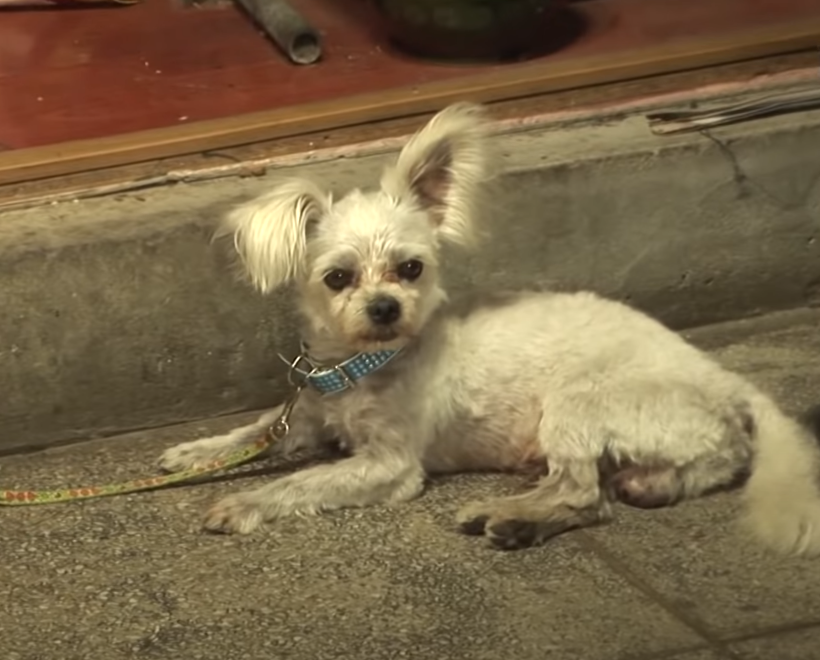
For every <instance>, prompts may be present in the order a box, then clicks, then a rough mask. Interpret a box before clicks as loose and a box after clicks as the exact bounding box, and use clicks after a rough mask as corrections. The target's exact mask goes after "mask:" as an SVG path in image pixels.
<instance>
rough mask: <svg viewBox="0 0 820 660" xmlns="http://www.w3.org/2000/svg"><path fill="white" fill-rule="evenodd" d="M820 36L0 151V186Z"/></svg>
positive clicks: (689, 42) (807, 25) (618, 60)
mask: <svg viewBox="0 0 820 660" xmlns="http://www.w3.org/2000/svg"><path fill="white" fill-rule="evenodd" d="M818 45H820V18H818V19H816V20H801V21H795V22H794V23H785V24H780V25H777V26H774V27H768V28H762V29H757V30H748V31H744V32H743V33H742V34H736V35H726V36H722V37H710V38H691V39H681V40H678V41H673V42H668V43H665V44H663V45H661V46H657V47H652V48H645V49H641V50H635V51H632V52H624V53H618V54H615V55H610V56H605V55H599V56H594V57H587V58H583V59H575V60H570V61H566V62H563V61H553V62H551V61H550V60H549V58H547V59H546V60H545V61H541V62H535V63H531V64H526V65H521V66H518V67H516V68H513V69H508V70H501V71H499V70H495V71H489V72H486V73H481V74H475V75H468V76H465V77H463V78H460V79H455V80H451V81H442V82H431V83H427V84H421V85H417V86H415V87H412V88H402V89H393V90H386V91H384V92H380V93H370V94H362V95H357V96H351V97H347V98H343V99H338V100H333V101H326V102H317V103H312V104H306V105H302V106H298V107H291V108H282V109H277V110H270V111H263V112H255V113H251V114H245V115H239V116H234V117H228V118H224V119H215V120H211V121H202V122H198V123H192V124H183V125H178V126H174V127H171V128H160V129H152V130H146V131H138V132H134V133H128V134H124V135H118V136H114V137H104V138H98V139H91V140H80V141H75V142H66V143H62V144H57V145H49V146H44V147H33V148H29V149H21V150H14V151H9V152H3V153H0V185H2V184H10V183H16V182H21V181H30V180H34V179H42V178H47V177H55V176H61V175H67V174H72V173H76V172H82V171H88V170H96V169H100V168H107V167H114V166H121V165H126V164H129V163H139V162H145V161H150V160H155V159H160V158H168V157H173V156H177V155H181V154H191V153H196V152H202V151H212V150H216V149H223V148H226V147H233V146H236V145H242V144H250V143H253V142H259V141H264V140H271V139H281V138H287V137H293V136H298V135H303V134H306V133H313V132H317V131H324V130H328V129H331V128H338V127H345V126H356V125H360V124H364V123H367V122H373V121H381V120H386V119H392V118H396V117H408V116H413V115H418V114H424V113H428V112H433V111H436V110H438V109H440V108H441V107H443V106H445V105H447V104H448V103H451V102H454V101H459V100H472V101H477V102H494V101H500V100H508V99H515V98H524V97H529V96H534V95H538V94H544V93H547V92H556V91H561V90H571V89H578V88H584V87H590V86H594V85H601V84H605V83H612V82H617V81H626V80H634V79H639V78H644V77H648V76H656V75H659V74H664V73H670V72H675V71H684V70H691V69H698V68H702V67H708V66H712V65H717V64H722V63H726V62H738V61H744V60H751V59H755V58H762V57H766V56H770V55H777V54H781V53H790V52H797V51H801V50H808V49H812V48H816V47H817V46H818Z"/></svg>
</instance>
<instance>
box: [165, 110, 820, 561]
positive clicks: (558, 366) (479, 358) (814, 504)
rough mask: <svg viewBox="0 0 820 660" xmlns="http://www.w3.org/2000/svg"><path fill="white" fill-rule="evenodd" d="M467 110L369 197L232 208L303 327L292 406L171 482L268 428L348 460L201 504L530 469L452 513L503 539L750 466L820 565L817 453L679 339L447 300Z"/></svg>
mask: <svg viewBox="0 0 820 660" xmlns="http://www.w3.org/2000/svg"><path fill="white" fill-rule="evenodd" d="M485 128H486V124H485V122H484V120H483V116H482V112H481V110H480V108H477V107H475V106H472V105H466V104H459V105H454V106H451V107H449V108H447V109H446V110H444V111H443V112H441V113H439V114H438V115H437V116H436V117H435V118H434V119H432V120H431V121H430V122H429V123H428V124H427V126H425V127H424V128H423V129H422V130H421V131H419V132H418V133H417V134H416V135H415V136H414V137H413V138H412V139H411V140H410V141H409V142H408V143H407V145H406V146H405V147H404V149H403V151H402V152H401V154H400V156H399V158H398V161H397V163H396V164H395V165H394V166H393V167H391V168H389V169H387V170H386V171H385V172H384V175H383V176H382V180H381V185H380V188H379V189H378V190H375V191H372V192H363V191H360V190H354V191H352V192H350V193H349V194H348V195H346V196H345V197H343V198H342V199H340V200H338V201H335V200H333V199H332V198H331V196H330V194H328V193H327V192H325V191H324V190H322V189H321V188H319V187H316V186H314V185H312V184H310V183H308V182H305V181H300V180H296V181H288V182H285V183H283V184H282V185H280V186H278V187H277V188H275V189H274V190H272V191H271V192H270V193H269V194H267V195H265V196H263V197H260V198H259V199H256V200H254V201H251V202H249V203H247V204H245V205H243V206H241V207H239V208H237V209H236V210H235V211H234V212H233V213H232V214H231V216H230V218H229V223H228V224H229V226H228V231H229V232H230V233H232V234H233V235H234V241H235V245H236V248H237V251H238V253H239V255H240V256H241V259H242V262H243V264H244V267H245V270H246V271H247V273H248V275H249V276H250V278H251V280H252V281H253V283H254V285H255V286H256V287H257V288H258V289H259V290H260V291H262V292H270V291H272V290H273V289H275V288H276V287H278V286H280V285H282V284H284V283H286V282H291V281H293V282H295V283H296V285H297V287H298V291H299V294H300V295H299V298H300V301H301V308H302V312H303V313H304V317H305V319H306V325H305V330H304V332H305V334H304V339H305V342H304V351H303V354H302V356H300V358H299V359H298V361H297V363H296V364H294V365H293V366H292V370H291V376H292V377H294V378H295V379H296V380H297V381H298V383H299V384H303V385H305V387H304V391H302V392H301V395H300V396H298V397H296V398H295V399H294V400H292V401H291V402H290V403H289V404H288V405H286V406H283V407H280V408H278V409H276V410H273V411H272V412H270V413H268V414H265V415H263V416H262V417H261V419H259V421H258V422H257V423H256V424H252V425H250V426H246V427H243V428H239V429H236V430H234V431H232V432H231V433H229V434H228V435H224V436H218V437H214V438H207V439H204V440H197V441H194V442H188V443H185V444H182V445H180V446H177V447H174V448H172V449H169V450H168V451H166V452H165V454H164V455H163V456H162V459H161V465H162V467H164V468H165V469H167V470H171V471H174V470H182V469H186V468H190V467H193V466H198V465H202V464H204V463H207V462H209V461H212V460H214V459H217V458H220V457H224V456H225V455H227V454H230V453H232V452H234V451H236V450H238V449H240V448H241V447H243V446H247V444H248V443H251V442H254V441H256V440H257V439H258V438H259V437H260V435H261V434H263V433H264V432H265V431H266V429H268V428H269V427H271V425H275V426H276V429H275V432H276V434H277V435H279V436H280V437H281V440H280V441H279V442H278V443H276V444H275V445H274V447H273V451H277V452H283V453H288V452H291V451H293V450H296V449H306V448H312V447H318V446H319V445H320V444H321V443H325V442H327V441H330V440H332V439H337V440H339V441H340V442H342V443H343V444H344V445H345V446H346V447H347V448H348V449H349V451H350V453H351V455H350V456H349V457H347V458H344V459H341V460H340V461H338V462H336V463H331V464H323V465H318V466H315V467H311V468H308V469H304V470H302V471H299V472H296V473H294V474H291V475H289V476H286V477H284V478H281V479H278V480H275V481H273V482H272V483H269V484H267V485H265V486H263V487H261V488H259V489H257V490H254V491H251V492H244V493H238V494H235V495H232V496H229V497H227V498H225V499H223V500H222V501H221V502H218V503H217V504H216V505H215V506H213V507H212V508H211V510H210V511H209V513H208V514H207V517H206V520H205V527H206V528H207V529H210V530H214V531H221V532H242V533H245V532H250V531H251V530H253V529H254V528H256V527H257V526H258V525H259V524H260V523H262V522H263V521H266V520H273V519H275V518H278V517H280V516H286V515H290V514H305V513H315V512H319V511H324V510H330V509H338V508H341V507H362V506H367V505H371V504H377V503H387V502H400V501H405V500H409V499H410V498H413V497H415V496H416V495H418V494H419V493H421V491H422V488H423V486H424V482H425V477H426V476H427V475H429V474H435V473H444V472H460V471H471V470H512V471H519V470H520V471H527V472H531V471H532V469H533V467H535V468H536V469H538V470H539V471H540V479H539V480H538V481H537V483H536V484H535V485H534V486H533V487H532V488H531V489H529V490H528V491H526V492H524V493H522V494H517V495H512V496H506V497H498V498H496V499H492V500H489V501H486V502H477V503H473V504H469V505H467V506H465V507H464V508H462V509H461V511H460V513H459V514H458V521H459V523H460V525H461V530H462V531H463V532H465V533H467V534H476V535H485V536H486V537H487V538H488V539H489V540H490V541H491V542H492V543H493V544H494V545H496V546H498V547H500V548H518V547H523V546H528V545H533V544H538V543H541V542H543V541H545V540H546V539H549V538H550V537H552V536H555V535H556V534H560V533H562V532H564V531H566V530H569V529H572V528H577V527H583V526H586V525H592V524H594V523H598V522H600V521H603V520H606V519H608V518H609V517H610V514H611V502H612V501H613V500H615V499H618V500H622V501H624V502H626V503H629V504H632V505H635V506H639V507H654V506H662V505H666V504H672V503H674V502H677V501H679V500H681V499H683V498H689V497H696V496H698V495H701V494H703V493H705V492H707V491H710V490H713V489H717V488H721V487H726V486H729V485H731V484H733V483H734V482H736V481H737V480H738V479H739V478H741V477H743V476H744V475H748V474H749V473H750V475H751V476H750V477H749V478H748V482H747V484H746V489H745V498H746V508H747V512H748V515H747V519H748V522H749V523H750V526H751V529H752V530H753V531H755V532H756V533H757V535H758V536H759V537H760V538H761V540H762V541H764V542H765V543H767V544H768V545H769V546H771V547H773V548H775V549H778V550H780V551H782V552H789V553H796V554H818V553H820V486H818V477H819V476H820V450H818V447H817V445H816V442H815V439H814V438H813V437H812V435H811V433H810V432H809V431H808V430H807V429H805V428H803V426H802V425H801V424H800V423H798V422H797V421H795V420H792V419H790V418H788V417H786V416H785V415H784V414H783V413H782V412H781V411H780V410H779V408H778V407H777V406H776V404H775V403H773V402H772V400H770V399H769V398H768V397H767V396H765V395H764V394H762V393H761V392H760V391H758V390H757V389H756V388H755V387H754V386H753V385H751V384H750V383H748V382H747V381H745V380H744V379H743V378H741V377H740V376H738V375H735V374H733V373H729V372H727V371H725V370H724V369H722V368H721V367H720V366H718V365H717V364H716V363H715V362H713V361H712V360H711V359H709V358H708V357H706V356H705V355H704V354H702V353H701V352H699V351H698V350H696V349H695V348H694V347H692V346H690V345H689V344H687V343H686V342H685V341H684V340H683V339H682V338H680V337H679V336H678V335H676V334H675V333H673V332H671V331H670V330H668V329H666V328H665V327H663V326H662V325H661V324H659V323H657V322H656V321H654V320H651V319H650V318H648V317H647V316H645V315H643V314H641V313H640V312H638V311H635V310H633V309H631V308H629V307H627V306H625V305H622V304H620V303H616V302H612V301H608V300H604V299H601V298H599V297H597V296H595V295H593V294H590V293H576V294H558V293H523V294H511V295H507V296H495V297H492V296H489V295H487V296H483V297H480V298H479V299H478V300H477V301H476V302H474V303H471V304H470V305H467V306H461V307H456V306H453V305H451V304H450V303H448V302H447V296H446V294H445V292H444V291H443V290H442V288H441V285H440V283H439V267H440V265H441V264H440V252H439V247H440V245H441V244H442V243H444V242H450V243H454V244H459V245H462V246H463V245H466V244H469V243H472V242H473V239H474V238H475V234H476V233H477V230H476V228H475V223H474V217H475V211H476V207H477V205H478V204H479V199H480V194H479V193H480V192H481V189H482V187H483V186H484V184H485V182H486V180H487V176H488V175H487V161H488V160H489V156H488V153H487V146H488V145H487V142H486V139H485Z"/></svg>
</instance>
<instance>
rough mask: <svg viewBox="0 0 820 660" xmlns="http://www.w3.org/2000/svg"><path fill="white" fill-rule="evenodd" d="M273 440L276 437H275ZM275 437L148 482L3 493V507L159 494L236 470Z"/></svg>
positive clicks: (266, 446) (137, 480)
mask: <svg viewBox="0 0 820 660" xmlns="http://www.w3.org/2000/svg"><path fill="white" fill-rule="evenodd" d="M272 436H273V437H272ZM275 437H276V436H275V435H274V434H271V433H266V434H265V436H264V437H262V438H260V439H259V440H257V441H256V442H255V443H254V444H253V445H250V446H249V447H245V448H244V449H241V450H239V451H237V452H235V453H233V454H231V455H229V456H226V457H225V458H223V459H221V460H217V461H213V462H212V463H209V464H208V465H204V466H202V467H199V468H193V469H191V470H183V471H182V472H174V473H172V474H163V475H159V476H156V477H149V478H147V479H132V480H131V481H124V482H122V483H118V484H109V485H107V486H88V487H85V488H62V489H59V490H0V506H31V505H34V504H56V503H58V502H72V501H76V500H87V499H91V498H93V497H109V496H111V495H125V494H126V493H136V492H139V491H144V490H156V489H158V488H163V487H165V486H170V485H171V484H177V483H181V482H183V481H190V480H192V479H195V478H197V477H201V476H204V475H208V474H214V473H216V472H221V471H223V470H227V469H228V468H232V467H236V466H238V465H240V464H241V463H245V462H246V461H249V460H250V459H251V458H253V457H254V456H258V455H259V454H261V453H262V452H263V451H265V449H267V448H268V446H269V445H270V443H271V441H272V440H273V439H275Z"/></svg>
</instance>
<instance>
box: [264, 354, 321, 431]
mask: <svg viewBox="0 0 820 660" xmlns="http://www.w3.org/2000/svg"><path fill="white" fill-rule="evenodd" d="M279 357H280V358H281V359H282V360H283V361H284V362H285V363H286V364H287V365H288V383H289V384H290V385H291V387H293V388H294V390H293V394H291V396H290V398H289V399H288V400H287V401H286V402H285V406H284V408H282V414H281V415H279V417H278V418H277V420H276V421H275V422H274V423H273V424H272V425H271V427H270V428H269V429H268V436H269V437H270V438H272V439H273V440H283V439H284V438H285V437H286V436H287V435H288V433H290V416H291V414H292V413H293V408H294V407H295V406H296V402H297V401H299V395H300V394H302V390H303V389H305V385H306V384H307V382H308V379H309V378H310V376H311V375H312V374H313V373H314V372H315V371H316V369H317V368H316V365H314V364H313V362H311V361H310V358H308V357H307V355H305V351H304V348H303V349H302V352H301V353H299V355H297V356H296V357H295V358H294V359H293V360H292V361H288V360H286V359H285V358H284V356H282V355H280V356H279ZM302 361H305V362H307V363H308V365H310V371H309V372H308V373H304V372H301V371H299V369H298V366H299V364H300V363H301V362H302ZM296 374H298V375H299V378H300V382H297V380H296V377H295V375H296Z"/></svg>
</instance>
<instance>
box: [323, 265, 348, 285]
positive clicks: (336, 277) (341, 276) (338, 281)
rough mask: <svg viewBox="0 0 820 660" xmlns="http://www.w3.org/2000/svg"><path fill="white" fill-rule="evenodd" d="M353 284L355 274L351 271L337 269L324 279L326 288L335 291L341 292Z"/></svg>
mask: <svg viewBox="0 0 820 660" xmlns="http://www.w3.org/2000/svg"><path fill="white" fill-rule="evenodd" d="M351 282H353V273H352V272H351V271H349V270H342V269H341V268H335V269H334V270H332V271H330V272H329V273H328V274H327V275H325V277H324V283H325V286H326V287H327V288H328V289H333V290H334V291H341V290H342V289H344V288H345V287H347V286H350V283H351Z"/></svg>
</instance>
